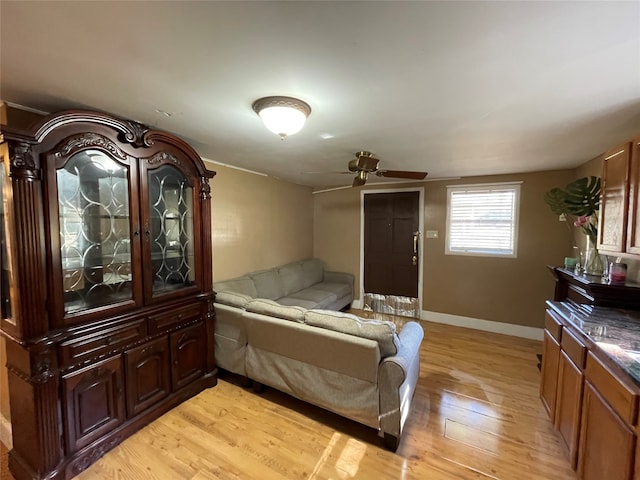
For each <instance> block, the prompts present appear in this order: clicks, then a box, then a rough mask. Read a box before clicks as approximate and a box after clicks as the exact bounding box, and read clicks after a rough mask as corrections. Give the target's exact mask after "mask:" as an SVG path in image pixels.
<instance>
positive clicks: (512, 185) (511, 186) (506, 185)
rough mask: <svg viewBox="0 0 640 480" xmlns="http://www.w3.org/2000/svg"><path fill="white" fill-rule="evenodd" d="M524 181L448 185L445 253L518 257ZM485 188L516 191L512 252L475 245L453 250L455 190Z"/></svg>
mask: <svg viewBox="0 0 640 480" xmlns="http://www.w3.org/2000/svg"><path fill="white" fill-rule="evenodd" d="M521 184H522V182H503V183H478V184H470V185H447V215H446V236H445V244H444V253H445V255H462V256H470V257H490V258H518V230H519V220H520V194H521V191H520V190H521V189H520V186H521ZM484 190H489V191H491V190H509V191H513V192H514V200H513V209H512V224H511V225H512V228H513V237H512V242H513V243H512V247H513V248H512V253H492V252H482V251H478V249H476V250H474V249H473V248H474V247H469V251H460V250H451V248H450V240H451V196H452V193H453V192H461V191H467V192H472V191H484Z"/></svg>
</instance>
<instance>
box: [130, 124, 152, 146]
mask: <svg viewBox="0 0 640 480" xmlns="http://www.w3.org/2000/svg"><path fill="white" fill-rule="evenodd" d="M123 123H124V125H126V127H127V129H128V131H126V132H124V139H125V140H126V141H127V142H129V143H130V144H131V145H133V146H134V147H150V146H151V145H153V144H154V139H153V138H152V137H150V136H149V135H147V134H148V133H149V131H150V130H149V127H147V126H146V125H143V124H142V123H138V122H134V121H133V120H126V121H124V122H123Z"/></svg>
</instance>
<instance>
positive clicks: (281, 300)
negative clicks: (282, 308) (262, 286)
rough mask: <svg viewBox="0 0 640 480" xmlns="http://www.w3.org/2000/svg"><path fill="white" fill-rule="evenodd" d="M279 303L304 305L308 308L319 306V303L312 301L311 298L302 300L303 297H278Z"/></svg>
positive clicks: (295, 305)
mask: <svg viewBox="0 0 640 480" xmlns="http://www.w3.org/2000/svg"><path fill="white" fill-rule="evenodd" d="M278 303H279V304H280V305H288V306H294V307H302V308H304V309H307V310H311V309H312V308H318V304H317V303H316V302H312V301H311V300H302V299H301V298H291V297H282V298H279V299H278Z"/></svg>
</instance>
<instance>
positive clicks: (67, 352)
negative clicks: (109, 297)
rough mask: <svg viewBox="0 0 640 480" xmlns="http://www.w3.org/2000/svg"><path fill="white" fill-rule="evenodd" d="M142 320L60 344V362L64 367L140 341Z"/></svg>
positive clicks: (143, 325)
mask: <svg viewBox="0 0 640 480" xmlns="http://www.w3.org/2000/svg"><path fill="white" fill-rule="evenodd" d="M146 330H147V329H146V323H145V321H144V318H141V319H138V320H135V321H133V322H130V323H127V324H125V325H121V326H118V327H115V328H107V329H105V330H102V331H100V332H99V333H94V334H91V335H86V336H84V337H79V338H74V339H72V340H69V341H67V342H65V343H63V344H62V348H61V352H62V362H63V363H64V364H66V365H68V364H72V363H76V362H79V361H82V360H86V359H89V358H92V357H96V356H98V355H100V354H102V353H104V352H107V351H109V350H115V349H117V348H119V347H123V346H125V345H126V344H128V343H132V342H135V341H138V340H140V339H142V338H143V337H144V336H145V335H146V334H147V331H146Z"/></svg>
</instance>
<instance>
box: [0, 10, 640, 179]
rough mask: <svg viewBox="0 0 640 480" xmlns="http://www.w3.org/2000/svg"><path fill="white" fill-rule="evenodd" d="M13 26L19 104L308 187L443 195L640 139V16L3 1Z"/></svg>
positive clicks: (13, 84) (9, 48) (13, 92)
mask: <svg viewBox="0 0 640 480" xmlns="http://www.w3.org/2000/svg"><path fill="white" fill-rule="evenodd" d="M0 20H1V30H0V39H1V57H0V60H1V72H0V74H1V75H0V76H1V83H0V98H1V99H2V100H4V101H7V102H11V103H15V104H19V105H24V106H27V107H31V108H35V109H39V110H44V111H48V112H53V111H57V110H61V109H67V108H90V109H97V110H102V111H107V112H110V113H112V114H115V115H117V116H121V117H125V118H130V119H134V120H137V121H140V122H142V123H146V124H148V125H152V126H156V127H158V128H160V129H164V130H169V131H172V132H174V133H177V134H178V135H180V136H182V137H184V138H185V139H186V140H187V141H189V142H190V143H191V144H192V145H193V146H194V147H195V148H196V150H197V151H198V152H199V153H200V154H201V155H202V156H203V157H205V158H208V159H211V160H214V161H217V162H221V163H224V164H229V165H233V166H238V167H242V168H247V169H250V170H255V171H258V172H265V173H268V174H270V175H273V176H276V177H280V178H283V179H286V180H289V181H292V182H295V183H300V184H305V185H313V186H338V185H347V184H350V183H351V179H350V177H347V176H344V175H309V174H303V173H302V172H308V171H343V170H345V169H346V164H347V162H348V161H349V160H350V159H351V158H353V154H354V153H355V152H357V151H359V150H370V151H372V152H374V153H375V154H376V156H377V157H379V158H380V159H381V167H382V168H384V169H390V170H400V169H406V170H426V171H428V172H429V177H428V178H440V177H451V176H470V175H485V174H497V173H514V172H530V171H540V170H555V169H562V168H570V167H575V166H577V165H579V164H581V163H583V162H585V161H587V160H589V159H591V158H593V157H595V156H596V155H598V154H600V153H602V152H603V151H604V150H606V149H607V148H609V147H612V146H614V145H615V144H616V143H619V142H622V141H625V140H628V139H630V138H631V137H632V136H634V135H636V134H638V133H640V2H638V1H624V2H615V1H606V2H581V1H569V2H554V1H545V2H543V1H539V2H528V1H520V2H516V1H512V2H486V1H473V2H419V1H413V2H400V1H387V2H364V1H355V2H348V1H339V2H329V1H322V2H303V1H299V2H290V1H289V2H275V1H267V2H242V1H235V2H204V1H200V2H179V1H166V2H134V1H130V2H116V1H109V2H75V1H73V2H67V1H64V2H26V1H24V2H23V1H8V0H3V1H1V2H0ZM268 95H288V96H295V97H298V98H300V99H302V100H305V101H306V102H307V103H309V104H310V105H311V108H312V110H313V111H312V113H311V115H310V117H309V119H308V121H307V124H306V125H305V127H304V129H303V130H302V131H301V132H300V133H298V134H296V135H294V136H291V137H289V138H287V139H286V140H284V141H281V140H280V139H279V138H278V137H277V136H276V135H274V134H272V133H270V132H269V131H268V130H267V129H266V128H265V127H264V126H263V125H262V123H261V121H260V119H259V118H258V117H257V116H256V114H255V113H254V112H253V111H252V109H251V104H252V102H253V101H254V100H256V99H257V98H260V97H263V96H268ZM156 110H161V111H165V112H170V113H172V116H171V117H166V116H165V115H163V114H161V113H157V112H156ZM326 136H331V138H324V137H326Z"/></svg>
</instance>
